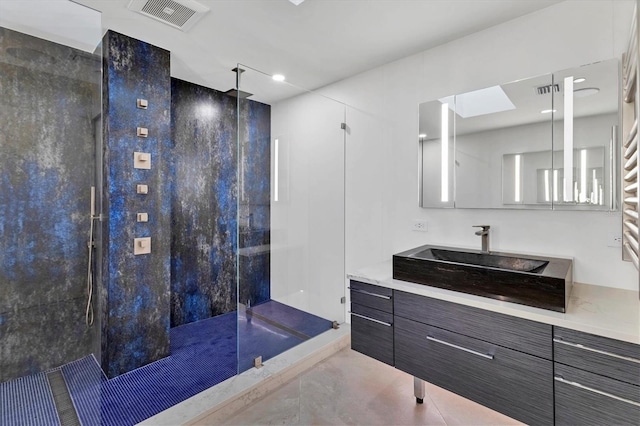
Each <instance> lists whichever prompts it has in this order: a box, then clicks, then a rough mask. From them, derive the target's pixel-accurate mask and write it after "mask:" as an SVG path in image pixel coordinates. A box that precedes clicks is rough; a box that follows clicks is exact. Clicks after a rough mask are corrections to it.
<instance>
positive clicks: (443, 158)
mask: <svg viewBox="0 0 640 426" xmlns="http://www.w3.org/2000/svg"><path fill="white" fill-rule="evenodd" d="M441 114H442V118H441V120H442V123H441V128H440V137H441V139H442V140H441V143H440V145H441V148H440V149H441V152H440V171H441V176H440V182H441V187H440V201H442V202H443V203H446V202H448V201H449V104H442V108H441Z"/></svg>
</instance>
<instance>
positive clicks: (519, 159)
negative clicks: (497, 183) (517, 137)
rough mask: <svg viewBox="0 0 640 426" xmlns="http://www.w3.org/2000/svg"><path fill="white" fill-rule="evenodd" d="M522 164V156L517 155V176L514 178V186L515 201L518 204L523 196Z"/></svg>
mask: <svg viewBox="0 0 640 426" xmlns="http://www.w3.org/2000/svg"><path fill="white" fill-rule="evenodd" d="M521 162H522V157H521V156H520V154H516V156H515V163H516V164H515V166H516V167H515V169H516V172H515V176H514V178H515V179H514V182H513V184H514V186H515V201H516V203H519V202H520V198H521V196H520V164H521Z"/></svg>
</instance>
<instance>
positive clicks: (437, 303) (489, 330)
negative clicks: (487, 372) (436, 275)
mask: <svg viewBox="0 0 640 426" xmlns="http://www.w3.org/2000/svg"><path fill="white" fill-rule="evenodd" d="M394 313H395V315H396V316H399V317H404V318H407V319H412V320H415V321H418V322H421V323H424V324H428V325H433V326H436V327H439V328H444V329H446V330H450V331H454V332H456V333H460V334H464V335H467V336H472V337H475V338H477V339H480V340H485V341H487V342H491V343H495V344H497V345H500V346H505V347H507V348H510V349H515V350H517V351H521V352H525V353H528V354H531V355H536V356H539V357H542V358H546V359H549V360H551V359H552V334H553V331H552V326H551V325H548V324H542V323H539V322H534V321H529V320H525V319H522V318H515V317H512V316H510V315H504V314H498V313H495V312H490V311H485V310H484V309H478V308H473V307H470V306H464V305H459V304H457V303H451V302H446V301H444V300H438V299H432V298H430V297H425V296H418V295H415V294H410V293H405V292H401V291H395V293H394Z"/></svg>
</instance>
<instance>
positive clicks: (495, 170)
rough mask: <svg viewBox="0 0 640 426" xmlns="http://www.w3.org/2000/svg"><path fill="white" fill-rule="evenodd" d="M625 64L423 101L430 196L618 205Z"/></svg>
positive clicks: (544, 205)
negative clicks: (622, 69) (622, 67)
mask: <svg viewBox="0 0 640 426" xmlns="http://www.w3.org/2000/svg"><path fill="white" fill-rule="evenodd" d="M619 72H620V71H619V63H618V60H617V59H612V60H608V61H603V62H598V63H594V64H590V65H585V66H581V67H576V68H572V69H569V70H564V71H559V72H554V73H553V74H546V75H542V76H538V77H534V78H529V79H524V80H519V81H515V82H512V83H507V84H502V85H498V86H493V87H489V88H485V89H480V90H475V91H472V92H467V93H463V94H458V95H453V96H449V97H445V98H441V99H438V100H434V101H430V102H425V103H422V104H420V107H419V110H420V125H419V126H420V127H419V155H420V159H419V164H420V206H421V207H425V208H433V207H445V208H446V207H449V208H451V207H456V208H498V209H501V208H507V209H551V208H553V209H573V210H615V209H616V208H617V205H616V201H617V200H616V197H615V193H616V188H617V183H616V181H617V179H618V177H617V176H616V167H615V164H616V158H617V157H616V153H617V149H616V146H617V131H618V130H617V125H618V122H619V103H620V100H619V92H620V89H619ZM445 126H446V127H445ZM565 141H566V143H565ZM568 153H571V155H568Z"/></svg>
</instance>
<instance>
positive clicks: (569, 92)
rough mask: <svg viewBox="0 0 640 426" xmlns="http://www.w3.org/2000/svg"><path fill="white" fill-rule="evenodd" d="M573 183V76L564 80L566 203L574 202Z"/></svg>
mask: <svg viewBox="0 0 640 426" xmlns="http://www.w3.org/2000/svg"><path fill="white" fill-rule="evenodd" d="M573 184H574V182H573V76H569V77H566V78H565V79H564V201H565V202H572V201H574V198H573V193H574V185H573Z"/></svg>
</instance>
